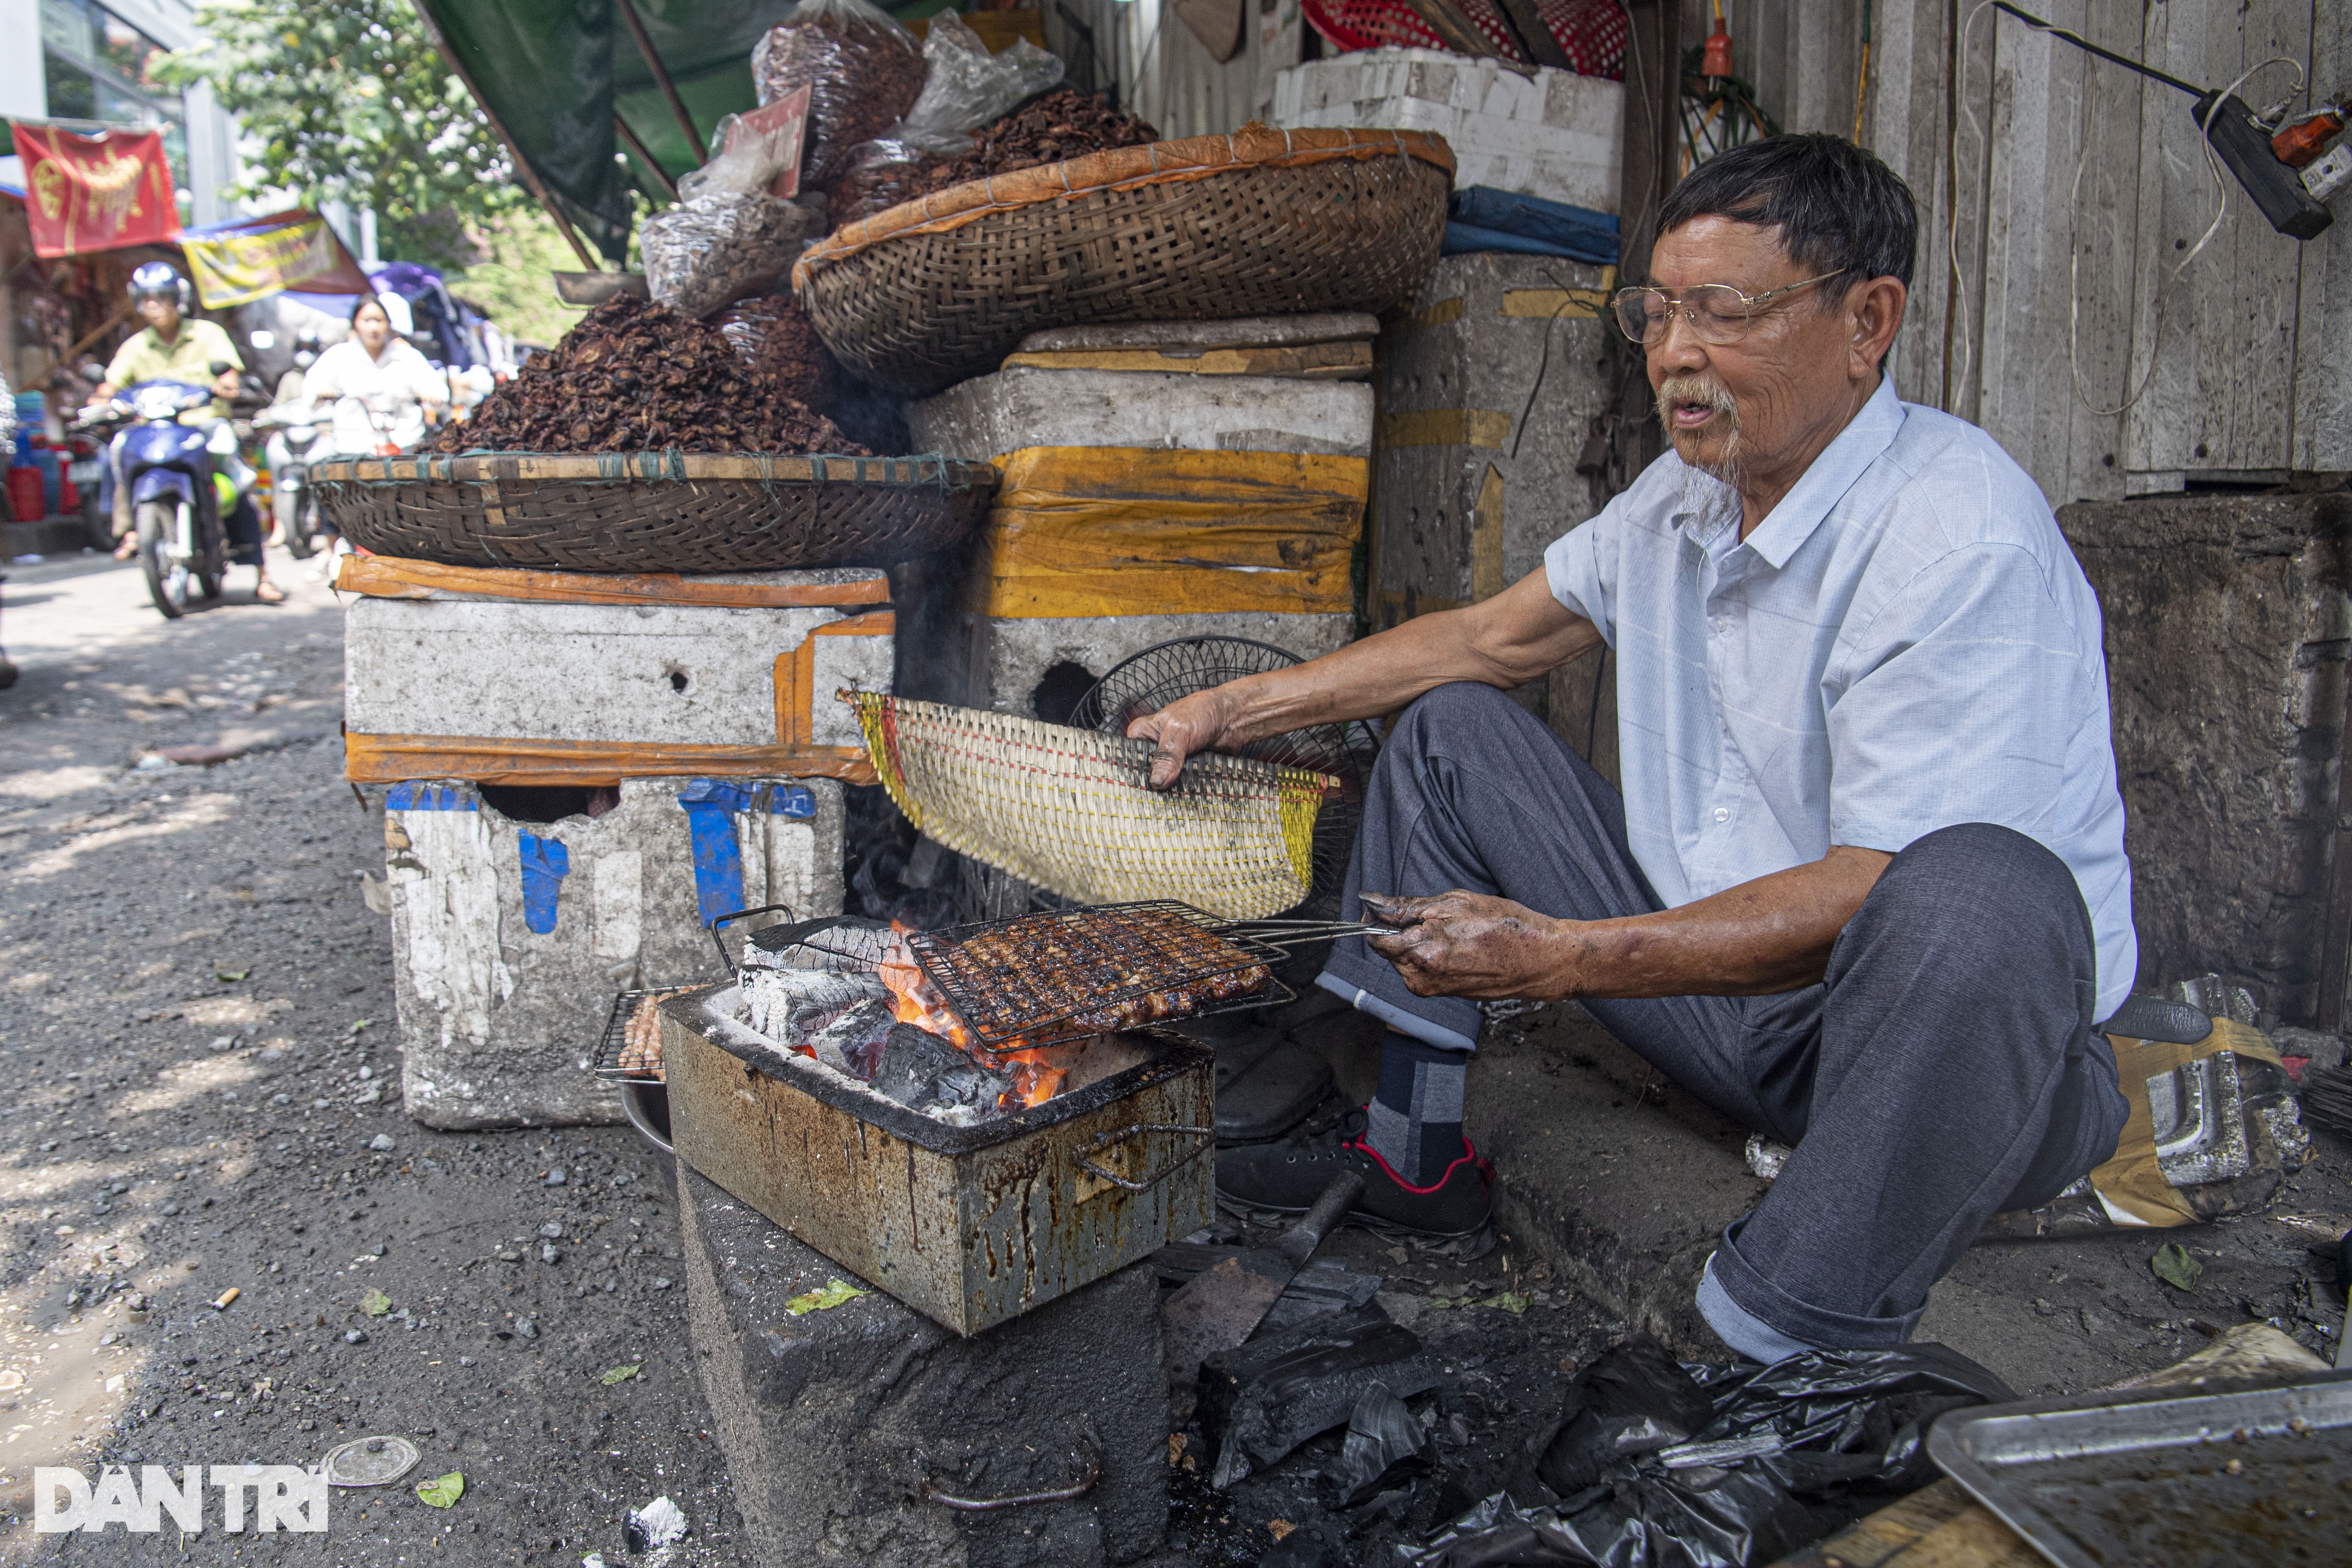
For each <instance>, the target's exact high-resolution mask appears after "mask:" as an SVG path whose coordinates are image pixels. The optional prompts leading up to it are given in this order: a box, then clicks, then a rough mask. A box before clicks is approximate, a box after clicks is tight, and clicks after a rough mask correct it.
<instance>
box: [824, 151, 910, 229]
mask: <svg viewBox="0 0 2352 1568" xmlns="http://www.w3.org/2000/svg"><path fill="white" fill-rule="evenodd" d="M931 163H932V158H931V155H930V154H929V153H926V152H924V151H923V150H922V149H921V148H920V147H918V146H916V145H915V144H914V143H913V142H896V141H890V140H887V139H886V140H883V141H880V142H859V143H858V144H857V145H856V146H855V147H853V148H851V149H850V150H849V163H848V167H847V168H845V170H843V172H842V173H841V174H840V175H839V176H838V177H836V178H835V180H834V182H833V184H829V185H827V186H826V187H825V188H824V194H825V199H826V200H827V202H829V203H830V204H831V205H830V207H829V209H828V210H829V211H830V212H831V214H832V216H833V226H834V227H835V228H839V227H840V226H842V225H844V224H849V223H856V221H857V220H858V219H860V218H866V217H872V216H874V215H875V214H876V213H878V212H887V211H889V210H890V209H891V208H892V207H895V206H897V205H898V204H899V203H900V202H910V201H913V200H914V199H915V198H916V197H917V196H919V195H922V194H923V191H922V184H921V180H920V176H921V175H922V174H923V172H924V171H925V170H927V169H929V167H930V165H931Z"/></svg>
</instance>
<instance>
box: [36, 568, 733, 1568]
mask: <svg viewBox="0 0 2352 1568" xmlns="http://www.w3.org/2000/svg"><path fill="white" fill-rule="evenodd" d="M272 562H273V564H272V572H273V574H275V575H276V576H277V577H278V581H279V582H280V583H281V584H283V585H285V586H286V587H287V588H289V590H290V591H291V594H292V597H291V599H290V600H289V603H288V604H286V605H282V606H278V607H274V608H273V607H269V606H265V605H257V604H256V603H255V602H254V601H253V599H252V595H251V574H250V572H249V571H247V570H246V569H243V568H239V569H236V571H234V572H233V573H232V574H231V576H230V582H231V584H232V585H231V587H230V588H229V590H228V592H227V593H226V595H225V596H224V598H223V599H222V600H221V601H220V602H219V603H218V604H217V605H212V606H208V607H206V608H205V609H203V610H201V611H199V612H197V613H194V614H191V615H190V616H187V617H186V618H184V620H181V621H179V622H177V623H167V622H165V621H164V620H163V617H162V616H160V615H158V614H157V613H156V612H155V610H154V609H153V607H152V605H149V604H148V603H147V600H146V595H145V590H144V586H143V584H142V580H141V578H140V576H139V574H138V572H137V569H136V568H135V567H131V566H118V565H116V564H114V563H111V562H109V561H104V560H101V559H99V558H96V557H83V558H81V559H80V560H79V561H52V562H49V563H44V564H41V565H37V566H32V567H23V566H12V567H9V568H7V569H6V570H7V575H8V582H7V583H6V584H5V588H0V646H5V647H6V648H7V651H8V653H9V654H10V656H11V657H13V658H15V659H16V661H17V663H18V664H19V666H20V667H22V672H23V673H22V675H21V677H20V679H18V681H17V683H16V687H15V689H12V690H8V691H5V692H0V1082H5V1085H6V1089H5V1090H0V1561H5V1562H25V1561H49V1560H53V1559H54V1560H58V1561H69V1562H76V1563H142V1564H143V1563H162V1562H165V1561H170V1562H174V1563H178V1562H183V1561H199V1562H205V1563H230V1562H236V1563H339V1564H340V1563H395V1562H396V1563H426V1562H446V1563H467V1564H471V1563H485V1564H488V1563H578V1562H580V1561H581V1560H582V1559H583V1557H584V1556H586V1555H587V1554H589V1553H591V1552H602V1553H603V1554H604V1559H605V1561H606V1562H607V1563H611V1564H614V1565H615V1568H618V1564H620V1563H625V1562H644V1561H648V1560H650V1558H649V1557H647V1556H634V1557H633V1556H631V1555H630V1554H629V1553H628V1552H626V1551H625V1537H624V1519H625V1515H626V1513H627V1511H628V1510H630V1509H631V1508H635V1507H640V1506H643V1505H645V1504H646V1503H647V1502H649V1501H650V1500H653V1499H655V1498H656V1497H661V1496H667V1497H668V1498H670V1499H671V1500H674V1501H675V1502H676V1503H677V1505H678V1506H679V1507H680V1508H681V1509H682V1510H684V1513H685V1515H686V1518H687V1520H688V1524H689V1526H690V1530H691V1533H690V1534H689V1535H688V1537H687V1538H686V1540H685V1541H684V1542H682V1543H680V1544H679V1545H677V1546H676V1547H674V1548H673V1549H671V1551H670V1552H669V1553H668V1554H667V1559H666V1561H667V1562H668V1563H671V1564H672V1565H674V1568H690V1565H700V1564H711V1565H719V1564H728V1565H731V1564H734V1563H737V1562H738V1561H739V1554H738V1552H737V1548H736V1543H735V1542H736V1539H737V1538H738V1537H739V1536H740V1523H739V1522H738V1521H737V1520H736V1518H735V1516H734V1515H733V1513H732V1511H731V1509H730V1504H729V1500H728V1491H727V1485H726V1473H725V1468H724V1466H723V1464H722V1463H721V1461H720V1458H719V1452H718V1448H717V1446H716V1444H715V1443H714V1442H713V1441H712V1439H711V1437H710V1436H709V1433H708V1431H707V1426H708V1417H707V1415H706V1413H705V1410H704V1406H703V1403H702V1397H701V1394H700V1390H699V1389H698V1386H697V1384H696V1381H695V1378H694V1376H693V1373H692V1368H691V1366H690V1364H689V1362H688V1349H687V1343H686V1303H685V1300H684V1298H685V1291H684V1289H683V1285H682V1282H681V1280H680V1271H679V1268H678V1266H677V1258H678V1236H677V1225H676V1213H675V1210H676V1199H675V1194H674V1188H673V1185H672V1183H671V1180H670V1174H669V1170H668V1165H667V1159H666V1158H665V1157H664V1156H662V1155H660V1154H659V1153H658V1152H656V1151H655V1150H654V1149H652V1148H651V1147H650V1146H649V1145H647V1144H646V1143H645V1142H642V1141H641V1140H639V1139H638V1137H637V1136H636V1134H635V1133H634V1132H632V1131H628V1130H627V1129H625V1128H597V1129H587V1130H580V1129H566V1130H546V1129H538V1130H527V1131H512V1132H504V1133H474V1134H467V1135H450V1136H445V1135H441V1134H437V1133H434V1132H430V1131H425V1130H424V1129H422V1128H420V1127H418V1126H417V1125H415V1123H414V1122H412V1121H409V1119H408V1118H407V1117H406V1116H405V1115H404V1114H403V1113H402V1110H401V1105H400V1089H399V1083H400V1075H399V1071H398V1061H397V1052H396V1050H395V1048H394V1045H393V1041H392V1038H391V1037H392V1034H393V1028H392V1020H393V998H392V984H391V980H392V955H391V944H390V939H389V933H388V931H387V929H386V925H385V921H384V920H383V917H382V916H380V915H377V914H374V913H372V912H371V911H370V910H368V909H367V907H366V905H365V904H364V902H363V900H362V892H361V882H360V878H359V873H360V872H361V871H362V869H372V870H373V871H374V872H376V873H377V874H378V875H381V873H382V869H383V837H382V835H383V821H382V817H381V816H380V814H379V813H377V812H376V811H375V810H373V808H362V805H360V804H359V803H358V802H356V801H355V800H354V798H353V796H352V791H351V789H350V788H349V786H348V785H346V784H344V783H343V781H342V778H341V742H340V741H339V739H338V738H337V726H338V723H339V721H340V719H341V689H342V624H341V611H340V608H339V606H338V605H337V604H336V601H335V598H334V595H332V594H331V593H330V592H329V591H328V590H327V588H326V587H325V585H324V584H323V582H322V581H320V578H319V577H318V576H317V575H315V574H314V571H313V569H311V568H308V567H306V566H305V565H304V564H302V563H293V562H290V561H288V560H287V559H286V558H285V557H284V556H283V555H282V554H280V553H278V552H275V551H273V552H272ZM191 744H195V745H215V746H219V747H221V748H223V749H226V750H229V751H235V752H240V753H241V754H240V755H239V756H238V757H237V758H236V760H234V761H229V762H226V763H220V764H218V765H215V766H210V767H204V766H184V765H175V764H172V763H165V762H163V760H162V758H161V756H160V754H159V753H160V751H161V750H162V749H163V748H165V747H174V746H183V745H191ZM142 758H145V759H147V762H146V765H144V766H142V765H141V764H142ZM551 1173H561V1174H562V1184H561V1185H555V1184H551V1183H552V1182H553V1181H554V1180H555V1177H554V1175H553V1174H551ZM232 1297H233V1299H232ZM371 1308H373V1309H374V1310H373V1312H371V1310H370V1309H371ZM632 1367H634V1368H635V1369H636V1370H635V1372H634V1373H631V1372H627V1371H625V1370H624V1369H627V1368H632ZM383 1434H392V1435H397V1436H404V1437H406V1438H408V1439H410V1440H412V1441H413V1442H415V1445H416V1446H417V1447H418V1448H419V1449H421V1450H422V1453H423V1459H422V1462H421V1463H420V1465H419V1466H418V1468H416V1470H415V1472H414V1473H412V1474H411V1475H410V1476H409V1477H408V1478H406V1479H405V1480H404V1481H403V1482H401V1483H400V1484H398V1485H395V1486H391V1487H386V1488H383V1489H377V1490H338V1491H336V1492H335V1493H334V1494H333V1496H332V1500H331V1505H330V1510H329V1512H330V1519H331V1522H330V1527H329V1531H328V1535H327V1537H326V1539H325V1540H323V1541H322V1540H321V1539H320V1537H318V1536H316V1535H306V1534H289V1533H273V1534H268V1535H257V1534H254V1533H249V1532H248V1533H243V1534H236V1535H231V1534H226V1533H224V1531H223V1530H222V1523H223V1520H222V1512H223V1510H222V1506H221V1494H220V1493H219V1492H217V1491H212V1492H209V1493H208V1494H207V1501H206V1506H205V1515H204V1525H205V1529H204V1532H203V1534H202V1535H200V1536H188V1537H185V1538H183V1537H182V1536H181V1535H180V1534H179V1533H178V1532H177V1531H176V1530H175V1529H174V1528H173V1525H172V1523H171V1521H169V1520H168V1519H164V1520H163V1521H162V1523H163V1531H162V1533H160V1534H153V1535H131V1534H128V1533H126V1532H125V1531H122V1530H120V1529H114V1530H109V1531H106V1532H105V1533H104V1534H103V1535H99V1536H91V1535H87V1534H75V1535H41V1534H37V1533H36V1532H35V1531H34V1530H33V1527H32V1525H31V1524H30V1522H28V1519H27V1516H28V1512H29V1509H30V1500H31V1494H32V1469H33V1468H34V1467H35V1466H38V1465H73V1466H79V1467H81V1468H83V1469H84V1471H85V1473H91V1472H94V1471H95V1468H96V1467H97V1466H98V1465H99V1464H100V1462H101V1461H104V1460H116V1461H121V1462H125V1463H129V1464H131V1465H133V1466H139V1465H163V1466H169V1467H171V1468H172V1470H173V1475H174V1477H175V1478H176V1476H177V1475H178V1468H179V1467H181V1466H183V1465H187V1464H204V1465H208V1466H216V1465H236V1464H243V1463H255V1464H263V1465H315V1464H317V1463H319V1462H320V1461H321V1460H322V1459H323V1458H324V1457H325V1456H326V1454H327V1453H328V1451H329V1450H330V1449H331V1448H333V1447H335V1446H336V1445H338V1444H340V1443H342V1442H345V1441H348V1440H350V1439H352V1438H355V1437H364V1436H372V1435H383ZM450 1471H456V1472H459V1473H461V1474H462V1475H463V1476H464V1478H465V1491H464V1495H463V1497H462V1498H461V1499H460V1500H458V1501H457V1503H456V1505H455V1506H454V1507H451V1508H448V1509H446V1510H440V1509H433V1508H428V1507H426V1506H425V1504H423V1503H422V1502H421V1501H420V1500H418V1499H417V1498H416V1496H415V1494H414V1491H413V1487H414V1486H415V1482H416V1481H417V1480H418V1479H425V1478H429V1477H433V1476H438V1475H441V1474H445V1473H446V1472H450Z"/></svg>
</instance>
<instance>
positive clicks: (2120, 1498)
mask: <svg viewBox="0 0 2352 1568" xmlns="http://www.w3.org/2000/svg"><path fill="white" fill-rule="evenodd" d="M2115 1399H2116V1395H2115V1394H2105V1395H2093V1396H2090V1398H2089V1399H2080V1398H2078V1399H2074V1400H2066V1401H2056V1402H2051V1403H2044V1404H2033V1405H1995V1406H1993V1407H1991V1408H1989V1409H1981V1410H1967V1411H1958V1412H1955V1413H1953V1414H1951V1415H1946V1416H1944V1417H1943V1418H1942V1419H1941V1420H1939V1421H1937V1423H1936V1426H1935V1428H1934V1430H1933V1432H1932V1433H1930V1435H1929V1436H1928V1441H1927V1451H1928V1454H1929V1455H1930V1456H1931V1457H1932V1458H1934V1459H1935V1461H1936V1462H1937V1464H1938V1465H1940V1466H1942V1467H1943V1468H1944V1470H1945V1471H1946V1472H1947V1473H1948V1474H1949V1475H1950V1476H1951V1477H1952V1479H1955V1480H1957V1481H1958V1482H1959V1483H1960V1485H1961V1486H1963V1487H1965V1488H1967V1489H1968V1490H1969V1492H1970V1493H1971V1494H1972V1495H1973V1496H1975V1498H1976V1499H1977V1500H1978V1501H1979V1502H1981V1503H1983V1504H1984V1505H1985V1506H1986V1507H1987V1508H1989V1509H1990V1510H1992V1511H1993V1512H1994V1513H1996V1514H1998V1515H2000V1518H2001V1519H2002V1520H2003V1521H2005V1522H2006V1523H2007V1524H2008V1525H2009V1526H2010V1528H2011V1529H2012V1530H2015V1531H2017V1532H2018V1534H2019V1535H2021V1536H2022V1537H2023V1538H2024V1539H2025V1540H2026V1541H2027V1542H2030V1543H2031V1544H2032V1546H2033V1547H2034V1549H2035V1550H2036V1551H2038V1552H2041V1553H2042V1555H2043V1556H2044V1557H2047V1558H2048V1559H2049V1560H2050V1561H2051V1562H2053V1563H2057V1564H2059V1568H2116V1565H2118V1564H2126V1563H2162V1564H2164V1565H2165V1568H2198V1565H2200V1564H2209V1563H2210V1564H2213V1565H2215V1568H2221V1565H2224V1564H2239V1563H2342V1562H2344V1561H2346V1560H2347V1552H2352V1548H2347V1544H2346V1543H2347V1542H2352V1377H2347V1376H2342V1375H2329V1376H2326V1377H2315V1378H2314V1379H2312V1380H2311V1381H2309V1382H2305V1383H2300V1384H2292V1385H2289V1386H2286V1387H2283V1388H2263V1389H2252V1390H2248V1391H2244V1392H2240V1393H2231V1394H2194V1395H2189V1396H2179V1395H2178V1394H2176V1395H2175V1396H2173V1397H2168V1398H2152V1399H2144V1400H2140V1401H2138V1402H2135V1403H2125V1404H2117V1403H2114V1401H2115ZM2093 1401H2104V1402H2103V1403H2093Z"/></svg>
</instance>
